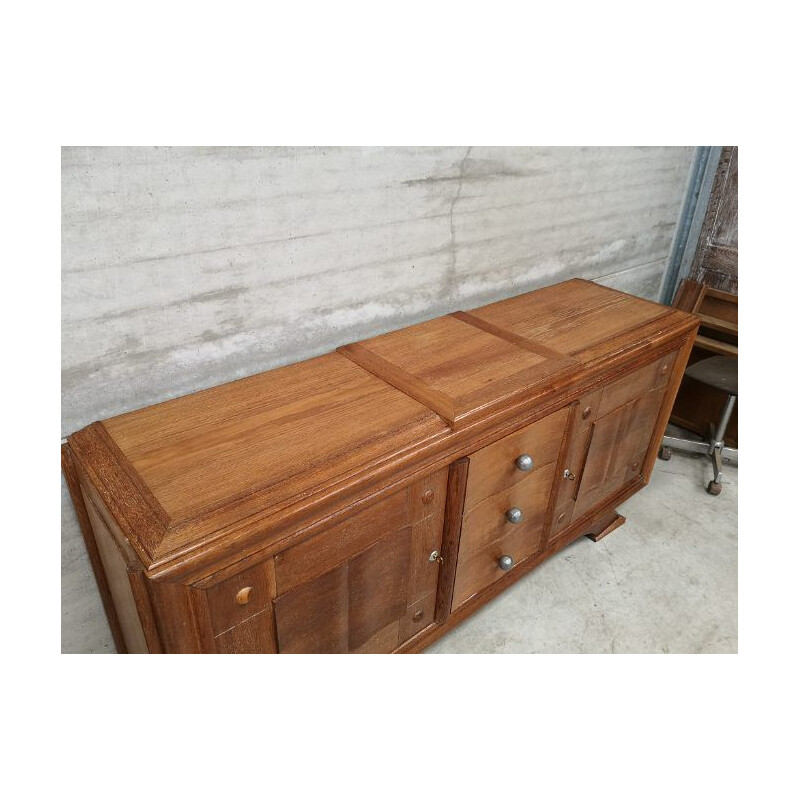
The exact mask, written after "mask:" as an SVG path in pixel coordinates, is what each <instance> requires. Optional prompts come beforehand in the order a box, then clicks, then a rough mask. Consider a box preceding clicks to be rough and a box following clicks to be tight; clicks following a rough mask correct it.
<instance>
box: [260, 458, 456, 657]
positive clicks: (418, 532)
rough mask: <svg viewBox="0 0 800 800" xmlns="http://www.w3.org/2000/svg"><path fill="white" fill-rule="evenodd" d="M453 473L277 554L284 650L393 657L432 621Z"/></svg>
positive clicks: (441, 474)
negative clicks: (446, 507) (446, 503)
mask: <svg viewBox="0 0 800 800" xmlns="http://www.w3.org/2000/svg"><path fill="white" fill-rule="evenodd" d="M446 490H447V470H446V469H444V470H440V471H439V472H436V473H434V474H433V475H431V476H429V477H428V478H426V479H423V480H421V481H418V482H417V483H415V484H412V485H411V486H409V487H408V488H407V489H405V490H402V491H400V492H398V493H396V494H394V495H391V496H390V497H388V498H385V499H384V500H381V501H379V502H377V503H375V504H374V505H372V506H371V507H369V508H367V509H365V510H364V511H362V512H360V513H358V514H355V515H353V516H352V517H349V518H348V519H347V520H345V521H344V522H342V523H339V524H338V525H335V526H332V527H330V528H328V529H327V530H326V531H324V532H323V533H321V534H319V535H317V536H315V537H314V538H312V539H309V540H307V541H305V542H303V543H301V544H299V545H297V546H295V547H293V548H291V549H289V550H287V551H285V552H284V553H281V554H279V555H278V556H276V559H275V576H276V585H277V592H278V596H277V598H276V599H275V622H276V629H277V635H278V652H281V653H390V652H392V651H393V650H395V649H397V647H398V646H399V645H400V644H402V643H403V642H404V641H406V640H407V639H409V638H410V637H411V636H413V635H415V634H416V633H418V632H420V631H422V630H423V629H425V628H427V627H428V626H429V625H431V624H433V621H434V612H435V605H436V588H437V584H438V578H439V567H440V561H439V559H438V554H439V551H441V544H442V526H443V523H444V503H445V496H446Z"/></svg>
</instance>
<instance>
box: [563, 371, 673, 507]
mask: <svg viewBox="0 0 800 800" xmlns="http://www.w3.org/2000/svg"><path fill="white" fill-rule="evenodd" d="M664 389H665V387H663V386H662V387H659V388H657V389H651V390H650V391H649V392H646V393H645V394H643V395H641V396H640V397H637V398H636V399H635V400H632V401H631V402H629V403H627V404H626V405H624V406H621V407H620V408H618V409H616V410H615V411H612V412H611V413H610V414H606V416H604V417H601V418H600V419H598V420H597V421H596V422H595V423H594V424H593V425H592V429H591V432H590V434H589V435H590V443H589V450H588V453H587V456H586V464H585V466H584V467H583V470H582V473H581V476H580V486H579V488H578V497H577V503H576V504H575V509H574V512H573V519H577V518H578V517H580V516H581V515H582V514H584V513H586V512H587V511H589V510H590V509H591V508H593V507H595V506H599V505H601V504H602V503H603V502H604V501H605V500H607V499H608V498H610V497H611V496H612V495H614V494H616V493H617V492H618V491H619V490H620V489H622V488H623V487H624V486H626V485H627V484H629V483H631V482H633V481H639V480H641V479H642V471H641V470H642V464H643V463H644V458H645V455H646V454H647V448H648V446H649V444H650V440H651V438H652V436H653V430H654V427H655V424H656V419H657V418H658V412H659V410H660V408H661V403H662V401H663V399H664Z"/></svg>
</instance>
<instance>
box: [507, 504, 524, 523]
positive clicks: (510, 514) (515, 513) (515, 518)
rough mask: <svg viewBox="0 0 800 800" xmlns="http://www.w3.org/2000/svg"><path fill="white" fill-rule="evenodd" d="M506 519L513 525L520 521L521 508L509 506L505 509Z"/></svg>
mask: <svg viewBox="0 0 800 800" xmlns="http://www.w3.org/2000/svg"><path fill="white" fill-rule="evenodd" d="M506 519H507V520H508V521H509V522H513V523H514V524H515V525H516V524H517V523H518V522H522V509H521V508H516V507H515V508H509V509H508V511H506Z"/></svg>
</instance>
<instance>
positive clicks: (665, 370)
mask: <svg viewBox="0 0 800 800" xmlns="http://www.w3.org/2000/svg"><path fill="white" fill-rule="evenodd" d="M668 369H669V364H662V365H661V370H660V372H661V374H662V375H666V374H667V370H668Z"/></svg>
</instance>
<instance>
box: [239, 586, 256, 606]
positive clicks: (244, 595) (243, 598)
mask: <svg viewBox="0 0 800 800" xmlns="http://www.w3.org/2000/svg"><path fill="white" fill-rule="evenodd" d="M252 591H253V587H252V586H245V587H244V589H239V591H238V592H236V602H237V603H238V604H239V605H240V606H246V605H247V604H248V603H249V602H250V592H252Z"/></svg>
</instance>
